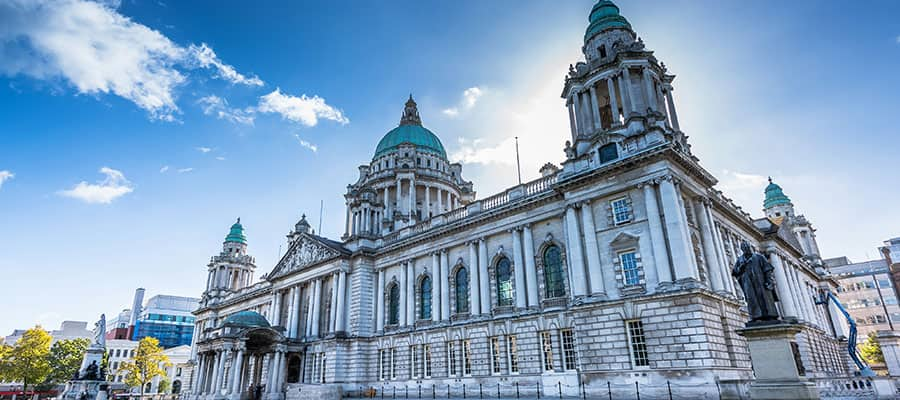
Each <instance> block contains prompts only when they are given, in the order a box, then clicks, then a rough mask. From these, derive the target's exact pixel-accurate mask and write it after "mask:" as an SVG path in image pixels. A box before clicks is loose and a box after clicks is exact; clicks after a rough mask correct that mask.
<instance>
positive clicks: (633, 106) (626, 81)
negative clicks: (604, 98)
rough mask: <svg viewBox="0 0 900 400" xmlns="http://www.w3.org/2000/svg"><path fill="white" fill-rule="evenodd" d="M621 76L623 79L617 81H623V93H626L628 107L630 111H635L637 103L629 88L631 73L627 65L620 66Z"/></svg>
mask: <svg viewBox="0 0 900 400" xmlns="http://www.w3.org/2000/svg"><path fill="white" fill-rule="evenodd" d="M622 77H623V78H624V82H623V81H619V82H620V83H624V86H625V93H628V106H629V107H628V108H629V109H630V110H629V111H631V112H637V104H636V101H635V98H634V92H633V91H632V90H631V73H630V72H629V69H628V67H627V66H626V67H625V68H622Z"/></svg>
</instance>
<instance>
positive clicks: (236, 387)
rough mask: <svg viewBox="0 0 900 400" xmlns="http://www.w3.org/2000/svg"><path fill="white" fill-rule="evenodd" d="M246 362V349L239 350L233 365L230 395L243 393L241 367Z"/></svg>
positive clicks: (229, 388) (229, 387)
mask: <svg viewBox="0 0 900 400" xmlns="http://www.w3.org/2000/svg"><path fill="white" fill-rule="evenodd" d="M243 361H244V349H241V348H239V349H238V351H237V354H235V355H234V363H233V364H232V365H231V372H232V374H231V382H229V385H228V394H232V395H233V394H240V393H241V383H240V382H241V367H242V366H243Z"/></svg>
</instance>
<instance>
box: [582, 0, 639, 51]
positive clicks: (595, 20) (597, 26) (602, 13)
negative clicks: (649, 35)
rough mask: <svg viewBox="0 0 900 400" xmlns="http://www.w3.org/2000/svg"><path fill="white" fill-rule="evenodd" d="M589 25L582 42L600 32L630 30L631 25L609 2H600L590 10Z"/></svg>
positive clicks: (616, 7)
mask: <svg viewBox="0 0 900 400" xmlns="http://www.w3.org/2000/svg"><path fill="white" fill-rule="evenodd" d="M588 20H589V21H590V25H588V27H587V30H586V31H585V32H584V41H585V42H587V41H588V40H590V39H591V38H592V37H594V36H595V35H597V34H598V33H600V32H603V31H605V30H607V29H610V28H622V29H628V30H631V24H630V23H628V20H627V19H625V17H623V16H622V15H620V14H619V7H618V6H616V5H615V4H614V3H613V2H612V1H610V0H600V1H598V2H597V4H594V8H592V9H591V15H590V17H589V18H588Z"/></svg>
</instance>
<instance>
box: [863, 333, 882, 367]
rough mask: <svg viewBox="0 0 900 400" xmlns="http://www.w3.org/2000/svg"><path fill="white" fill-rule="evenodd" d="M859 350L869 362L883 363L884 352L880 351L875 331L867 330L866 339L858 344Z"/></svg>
mask: <svg viewBox="0 0 900 400" xmlns="http://www.w3.org/2000/svg"><path fill="white" fill-rule="evenodd" d="M859 352H860V354H862V357H863V359H864V360H866V362H867V363H869V364H884V353H882V352H881V345H880V344H879V343H878V339H877V338H876V337H875V332H869V336H868V337H866V341H865V342H862V344H860V345H859Z"/></svg>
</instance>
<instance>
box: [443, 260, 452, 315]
mask: <svg viewBox="0 0 900 400" xmlns="http://www.w3.org/2000/svg"><path fill="white" fill-rule="evenodd" d="M448 257H449V255H448V254H447V250H441V319H450V283H449V282H450V260H449V259H448Z"/></svg>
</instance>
